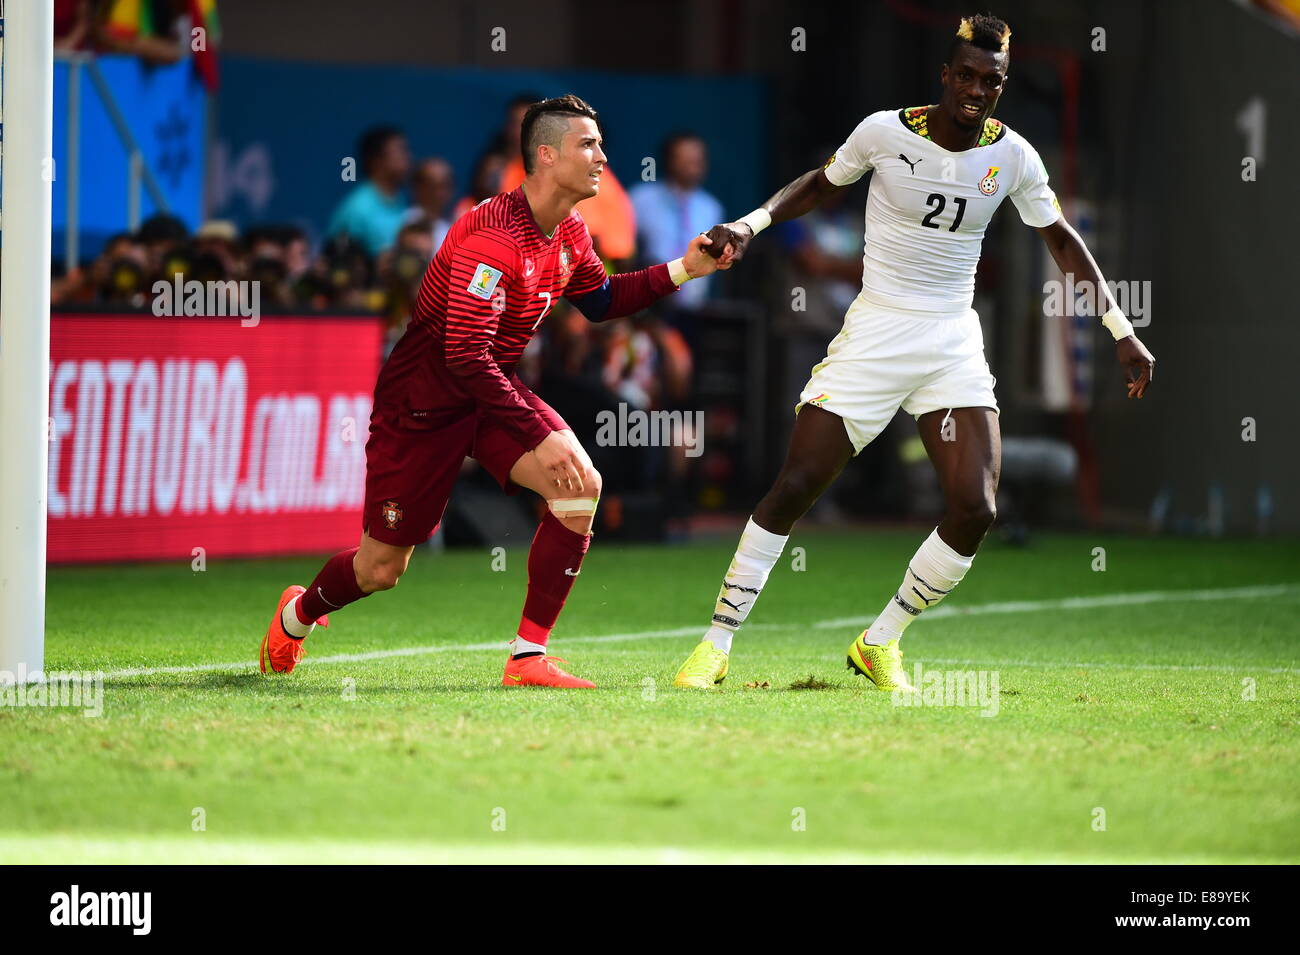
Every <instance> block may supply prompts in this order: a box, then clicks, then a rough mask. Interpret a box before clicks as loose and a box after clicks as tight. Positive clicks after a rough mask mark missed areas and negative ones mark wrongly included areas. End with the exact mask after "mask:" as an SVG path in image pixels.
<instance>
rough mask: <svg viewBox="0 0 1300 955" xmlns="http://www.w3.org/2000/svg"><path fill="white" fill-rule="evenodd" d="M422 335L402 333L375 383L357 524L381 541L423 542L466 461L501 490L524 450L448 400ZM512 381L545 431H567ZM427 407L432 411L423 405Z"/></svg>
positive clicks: (508, 485)
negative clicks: (478, 467)
mask: <svg viewBox="0 0 1300 955" xmlns="http://www.w3.org/2000/svg"><path fill="white" fill-rule="evenodd" d="M426 341H427V339H426V338H425V337H424V336H423V335H417V334H413V333H411V332H408V334H407V335H405V336H404V337H403V338H402V340H401V341H400V342H398V344H397V346H396V347H395V348H394V349H393V353H392V355H390V356H389V359H388V361H387V362H386V363H385V365H384V367H383V369H382V370H381V371H380V373H379V382H378V384H377V385H376V387H375V403H374V407H373V410H372V411H371V414H370V438H369V440H367V441H366V500H365V509H364V511H363V513H362V517H361V526H362V529H363V530H365V531H367V532H369V534H370V536H371V537H373V538H374V539H375V540H377V541H382V542H383V543H385V544H392V545H394V546H397V547H407V546H411V545H414V544H420V543H423V542H424V541H425V540H427V539H428V537H429V535H430V534H432V533H433V531H434V529H435V528H436V527H437V526H438V522H439V521H441V520H442V515H443V512H444V511H445V510H446V509H447V501H448V499H449V498H450V497H451V489H452V486H453V485H454V484H455V483H456V478H457V477H458V476H459V474H460V471H461V467H462V466H463V465H464V463H465V458H467V457H471V458H474V460H476V461H478V463H479V464H481V465H482V466H483V467H484V469H486V470H487V472H488V473H489V474H491V475H492V476H493V477H494V478H496V480H497V482H498V483H499V484H500V485H501V487H502V488H503V489H504V490H505V492H506V493H507V494H516V493H518V491H519V487H518V485H516V484H515V483H514V482H513V481H511V480H510V470H511V468H513V467H514V466H515V462H516V461H518V460H519V459H520V458H521V457H523V456H524V455H525V454H527V453H528V451H529V449H528V448H526V447H524V446H523V445H522V444H520V443H519V441H518V439H517V438H515V437H514V436H513V435H511V434H510V433H509V432H507V431H506V430H505V429H504V428H502V427H501V426H500V425H498V424H495V423H494V422H492V421H491V420H489V419H487V418H486V417H485V416H484V415H483V414H482V413H481V412H480V411H478V410H477V409H475V408H473V407H472V406H471V407H469V408H468V409H466V408H465V407H463V405H464V399H463V397H461V396H457V399H456V400H454V401H452V402H451V403H452V404H453V405H457V404H458V405H461V407H459V408H456V407H452V408H447V409H446V410H445V411H444V410H439V408H438V406H439V405H440V404H447V403H448V397H449V396H448V394H447V391H446V389H445V386H443V385H440V384H439V379H440V377H441V375H440V374H439V373H440V371H441V369H439V368H438V367H437V366H436V365H435V364H431V362H430V358H429V352H428V350H427V348H426V347H424V345H425V343H426ZM510 380H511V383H512V384H513V385H514V386H515V389H516V390H517V391H518V392H519V394H520V397H522V398H523V399H524V401H526V402H528V404H529V405H531V406H532V407H533V408H534V409H535V410H536V411H537V413H538V414H539V415H541V417H542V420H544V421H545V422H546V423H547V424H548V425H549V426H550V428H551V430H552V431H564V430H567V429H568V428H569V426H568V425H567V424H566V423H565V421H564V419H563V418H561V417H560V416H559V414H557V413H556V411H555V409H553V408H552V407H551V406H550V405H548V404H547V403H546V402H545V401H543V400H542V399H541V398H539V397H537V395H536V394H534V393H533V392H532V391H531V390H530V389H529V388H528V387H527V386H526V385H524V383H523V382H521V381H520V380H519V379H518V378H517V377H515V376H514V375H511V376H510ZM431 408H432V409H433V410H432V411H430V410H429V409H431Z"/></svg>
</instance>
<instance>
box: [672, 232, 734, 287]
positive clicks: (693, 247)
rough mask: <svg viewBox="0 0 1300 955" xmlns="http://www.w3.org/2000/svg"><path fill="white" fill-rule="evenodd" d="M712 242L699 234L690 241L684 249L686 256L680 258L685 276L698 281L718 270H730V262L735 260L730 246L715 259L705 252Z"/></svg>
mask: <svg viewBox="0 0 1300 955" xmlns="http://www.w3.org/2000/svg"><path fill="white" fill-rule="evenodd" d="M712 243H713V240H712V239H710V238H709V237H708V236H707V235H705V234H704V233H703V232H701V233H700V234H699V235H697V236H696V237H695V238H693V239H691V244H690V245H689V246H687V247H686V254H685V255H683V256H682V267H683V268H685V269H686V274H687V275H689V276H690V277H691V278H693V279H698V278H699V277H700V276H702V275H710V274H712V273H713V272H716V271H718V270H719V269H723V270H726V269H729V268H731V264H732V262H734V261H735V259H736V253H735V250H734V249H732V247H731V246H730V245H728V246H726V247H725V248H724V249H723V250H722V254H721V255H720V256H718V257H717V258H716V259H715V258H714V257H713V256H712V255H710V254H709V253H708V252H707V251H705V250H706V249H707V248H708V247H709V246H710V245H712Z"/></svg>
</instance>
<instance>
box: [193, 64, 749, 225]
mask: <svg viewBox="0 0 1300 955" xmlns="http://www.w3.org/2000/svg"><path fill="white" fill-rule="evenodd" d="M221 69H222V87H221V90H220V92H219V94H218V130H219V139H220V143H219V145H218V148H217V152H216V154H215V155H214V156H213V157H212V158H213V162H214V163H215V164H216V168H215V176H214V183H215V186H214V196H213V204H214V207H213V215H214V216H215V217H218V218H227V219H232V220H234V221H235V222H237V223H239V224H241V225H248V224H250V223H254V222H272V221H274V222H294V223H297V224H299V225H302V226H304V227H306V228H308V230H309V232H310V234H312V235H313V236H314V237H317V238H319V237H320V235H321V233H322V231H323V230H324V228H325V225H326V223H327V222H328V220H329V216H330V213H331V212H332V211H333V210H334V207H335V206H336V205H337V204H338V203H339V201H340V200H341V199H342V198H343V196H344V195H345V194H346V193H347V191H348V190H349V189H351V188H353V183H350V182H344V181H343V179H342V177H341V175H340V173H341V171H342V165H341V163H342V160H343V158H344V157H347V156H352V157H355V156H356V148H357V139H358V138H359V136H360V135H361V133H362V132H363V131H364V130H365V129H366V128H367V127H370V126H374V125H378V124H387V123H391V124H394V125H397V126H399V127H401V128H402V129H403V130H404V131H405V132H406V135H407V138H408V139H409V140H410V143H411V151H412V154H413V156H414V158H415V159H417V160H418V159H421V158H425V157H428V156H442V157H444V158H445V159H447V160H448V161H450V162H451V164H452V166H453V167H454V168H455V170H456V188H457V196H458V197H459V196H460V195H463V194H464V192H465V191H466V190H467V189H468V186H469V179H470V175H471V171H472V167H473V163H474V161H475V159H477V158H478V156H479V154H480V153H482V152H483V150H484V148H485V147H486V145H487V144H488V142H489V140H490V139H491V138H492V137H493V136H494V135H495V134H496V132H497V131H498V130H499V129H500V126H501V123H502V119H503V116H504V112H505V105H506V103H507V102H508V101H509V100H510V99H511V98H513V97H514V96H515V95H517V94H519V93H523V92H528V93H537V94H540V95H542V96H556V95H560V94H562V93H568V92H572V93H576V94H577V95H579V96H581V97H582V98H583V99H585V100H587V101H588V102H590V103H591V104H592V105H593V106H594V107H595V108H596V109H597V111H599V113H600V116H601V124H602V126H603V128H604V133H605V152H606V154H607V155H608V156H609V160H610V167H611V168H612V169H613V170H614V173H615V174H616V175H617V176H618V178H619V181H620V182H622V183H623V184H624V186H625V187H626V188H628V189H631V188H632V187H633V186H635V185H636V184H637V183H638V182H640V177H641V169H642V160H643V159H644V158H645V157H647V156H653V157H655V159H656V161H658V162H661V161H662V157H660V156H659V147H660V145H661V143H662V141H663V140H664V138H665V137H666V136H667V135H668V134H669V133H672V132H676V131H679V130H689V131H692V132H696V133H698V134H699V135H700V136H701V137H702V138H703V139H704V141H705V142H706V143H707V144H708V146H709V154H710V171H709V177H708V179H707V181H706V182H705V184H704V185H705V188H706V189H708V190H709V191H710V192H712V193H713V194H714V195H715V196H717V197H718V199H719V200H721V202H722V204H723V207H724V208H725V209H727V210H728V212H729V213H732V214H735V215H740V214H741V213H742V212H745V211H748V210H749V209H752V208H753V207H754V206H756V205H758V204H759V203H760V202H761V201H762V200H763V199H765V198H766V197H767V196H768V195H769V194H771V193H772V192H773V190H774V184H773V183H771V182H769V181H768V177H767V162H766V149H765V148H764V143H765V142H766V139H765V134H766V128H765V123H766V120H765V108H764V99H765V93H764V87H763V84H762V82H761V81H760V80H758V79H756V78H748V77H708V76H689V77H688V76H658V75H627V74H617V73H595V72H584V71H559V72H551V71H547V72H543V71H527V70H491V71H489V70H481V69H455V70H447V69H425V68H418V67H382V66H341V65H325V64H315V63H292V62H283V61H271V60H258V59H249V58H243V57H224V58H223V59H222V66H221ZM358 176H360V170H358Z"/></svg>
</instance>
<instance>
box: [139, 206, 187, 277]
mask: <svg viewBox="0 0 1300 955" xmlns="http://www.w3.org/2000/svg"><path fill="white" fill-rule="evenodd" d="M136 238H137V239H138V240H139V242H140V244H141V245H142V246H144V251H145V256H146V259H147V262H148V268H149V273H150V275H151V276H156V277H159V278H164V279H167V280H168V281H171V273H170V272H168V271H167V269H168V260H169V259H171V258H172V257H173V256H174V255H175V254H176V253H177V252H178V251H180V250H181V249H182V248H183V247H184V246H185V244H186V243H187V242H188V241H189V238H190V230H189V229H188V228H186V226H185V223H184V222H182V221H181V220H180V219H178V218H176V217H175V216H173V215H168V214H167V213H165V212H159V213H157V214H156V215H152V216H150V217H149V218H148V219H145V220H144V222H142V223H141V224H140V231H139V232H137V233H136Z"/></svg>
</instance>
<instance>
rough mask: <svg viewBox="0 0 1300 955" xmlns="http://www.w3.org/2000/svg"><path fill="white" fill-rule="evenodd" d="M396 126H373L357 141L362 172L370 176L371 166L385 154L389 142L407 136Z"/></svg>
mask: <svg viewBox="0 0 1300 955" xmlns="http://www.w3.org/2000/svg"><path fill="white" fill-rule="evenodd" d="M405 135H406V134H405V133H403V132H402V131H401V130H400V129H399V128H397V127H396V126H372V127H370V128H369V129H367V130H366V131H365V132H364V133H362V134H361V138H360V139H359V140H357V157H358V158H359V159H360V160H361V171H362V172H363V173H365V174H366V175H369V174H370V165H371V163H373V162H374V161H375V160H376V159H378V158H379V157H380V156H381V155H382V154H383V152H384V147H385V146H387V145H388V143H389V140H392V139H396V138H397V137H399V136H405Z"/></svg>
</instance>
